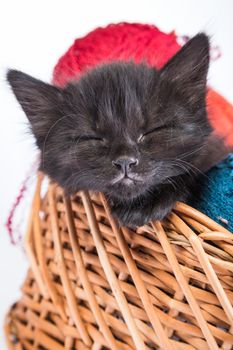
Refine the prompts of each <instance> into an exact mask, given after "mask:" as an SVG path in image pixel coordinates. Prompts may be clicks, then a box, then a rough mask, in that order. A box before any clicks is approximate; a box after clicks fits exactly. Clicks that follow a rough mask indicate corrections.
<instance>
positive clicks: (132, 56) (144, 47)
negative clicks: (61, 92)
mask: <svg viewBox="0 0 233 350" xmlns="http://www.w3.org/2000/svg"><path fill="white" fill-rule="evenodd" d="M180 47H181V46H180V45H179V44H178V42H177V37H176V35H175V32H171V33H169V34H166V33H163V32H161V31H160V30H159V29H158V28H157V27H155V26H153V25H148V24H139V23H118V24H110V25H108V26H107V27H105V28H97V29H95V30H93V31H92V32H90V33H88V34H87V35H86V36H84V37H83V38H79V39H76V40H75V42H74V44H73V45H72V46H71V47H70V48H69V50H68V51H67V52H66V53H65V54H64V55H63V56H62V57H61V58H60V59H59V61H58V63H57V65H56V66H55V68H54V72H53V83H54V84H55V85H58V86H64V85H66V84H67V83H68V82H69V81H70V80H71V79H73V78H74V77H78V76H80V75H81V74H82V73H84V72H86V71H87V70H88V69H90V68H93V67H95V66H97V65H98V64H102V63H106V62H112V61H116V60H121V61H130V60H132V61H134V62H135V63H139V62H143V61H144V62H146V63H147V64H148V65H149V66H151V67H156V68H161V67H162V66H163V65H164V64H165V63H166V62H167V61H168V60H169V59H170V58H171V57H172V56H173V55H174V54H175V53H176V52H177V51H178V50H179V49H180ZM207 102H208V115H209V120H210V122H211V124H212V125H213V127H214V129H215V130H216V132H217V133H218V134H219V135H221V136H223V137H225V140H226V142H227V143H228V144H231V145H233V107H232V105H231V104H230V103H229V102H227V101H226V100H225V99H224V98H223V97H222V96H221V95H219V94H218V93H216V92H215V91H213V90H211V89H209V92H208V95H207Z"/></svg>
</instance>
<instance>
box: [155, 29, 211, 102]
mask: <svg viewBox="0 0 233 350" xmlns="http://www.w3.org/2000/svg"><path fill="white" fill-rule="evenodd" d="M209 50H210V45H209V39H208V36H207V35H205V34H204V33H200V34H197V35H196V36H195V37H194V38H192V39H191V40H189V41H188V43H187V44H185V45H184V46H183V47H182V48H181V50H180V51H179V52H178V53H177V54H176V55H175V56H174V57H173V58H172V59H171V60H169V61H168V62H167V64H166V65H165V66H164V67H163V68H162V69H161V71H160V81H161V83H162V86H164V85H165V87H167V88H168V90H170V92H171V93H172V92H173V91H172V90H175V91H177V92H178V93H180V94H182V95H183V96H184V97H187V98H188V99H189V100H190V102H194V103H196V102H197V100H198V99H199V98H201V97H202V98H203V97H204V96H205V92H206V91H205V90H206V82H207V73H208V67H209Z"/></svg>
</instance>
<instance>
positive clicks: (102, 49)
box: [53, 23, 180, 85]
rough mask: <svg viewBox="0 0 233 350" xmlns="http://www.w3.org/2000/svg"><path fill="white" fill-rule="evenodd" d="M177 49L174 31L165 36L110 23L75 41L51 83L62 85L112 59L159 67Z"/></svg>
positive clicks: (144, 27) (143, 27)
mask: <svg viewBox="0 0 233 350" xmlns="http://www.w3.org/2000/svg"><path fill="white" fill-rule="evenodd" d="M179 49H180V45H179V44H178V43H177V40H176V35H175V34H174V32H172V33H170V34H165V33H163V32H161V31H160V30H159V29H158V28H156V27H155V26H153V25H147V24H138V23H132V24H130V23H119V24H110V25H108V26H107V27H106V28H97V29H95V30H93V31H92V32H90V33H89V34H87V35H86V36H85V37H83V38H80V39H76V40H75V42H74V44H73V45H72V46H71V47H70V49H69V50H68V51H67V52H66V54H65V55H64V56H62V57H61V58H60V60H59V61H58V63H57V65H56V67H55V69H54V74H53V82H54V84H56V85H64V84H66V83H67V82H68V81H69V80H70V79H72V78H73V77H74V76H76V75H80V74H81V73H83V72H85V71H86V70H87V69H90V68H92V67H95V66H96V65H98V64H101V63H106V62H111V61H116V60H121V61H129V60H132V61H134V62H135V63H139V62H142V61H144V62H146V63H147V64H148V65H150V66H152V67H157V68H161V67H162V66H163V65H164V64H165V63H166V62H167V61H168V60H169V59H170V58H171V57H172V56H173V55H174V54H175V53H176V52H177V51H178V50H179Z"/></svg>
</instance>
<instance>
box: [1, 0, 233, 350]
mask: <svg viewBox="0 0 233 350" xmlns="http://www.w3.org/2000/svg"><path fill="white" fill-rule="evenodd" d="M232 18H233V1H231V0H228V1H227V0H221V1H220V0H216V1H214V0H205V1H203V0H194V1H191V0H189V1H185V0H184V1H181V0H170V1H168V0H161V1H158V0H151V1H150V0H143V1H141V0H140V1H137V0H132V1H131V0H117V1H113V0H106V1H105V0H98V1H94V0H93V1H90V0H83V1H78V0H76V1H74V0H67V1H64V0H63V1H59V0H56V1H52V0H44V1H43V0H40V1H33V0H28V1H26V0H25V1H24V0H15V1H13V0H5V1H3V0H0V74H1V77H0V109H1V111H0V120H1V124H0V165H1V172H0V176H1V178H0V221H1V222H0V224H1V228H0V233H1V234H0V349H1V350H6V345H5V341H4V336H3V331H2V328H3V326H2V322H3V319H4V315H5V313H6V311H7V309H8V307H9V306H10V305H11V304H12V302H14V301H15V300H16V299H17V298H18V297H19V295H20V293H19V288H20V285H21V283H22V281H23V279H24V276H25V272H26V268H27V260H26V257H25V255H24V253H23V251H22V249H21V247H19V246H12V245H11V244H10V242H9V238H8V236H7V233H6V230H5V228H4V222H5V220H6V217H7V213H8V212H9V209H10V207H11V205H12V203H13V201H14V199H15V197H16V194H17V192H18V190H19V187H20V184H21V182H22V180H23V179H24V177H25V174H26V172H27V171H28V169H29V168H30V166H31V164H32V162H33V159H34V158H35V154H36V151H35V148H34V146H33V140H32V138H31V137H30V136H29V135H28V133H27V127H26V118H25V116H24V114H23V113H22V112H21V110H20V108H19V106H18V104H17V103H16V100H15V99H14V98H13V96H12V95H11V93H10V90H9V88H8V86H7V84H6V82H5V70H6V68H7V67H13V68H17V69H20V70H23V71H25V72H27V73H29V74H31V75H34V76H36V77H37V78H40V79H44V80H45V81H49V80H50V77H51V73H52V69H53V67H54V65H55V63H56V61H57V59H58V58H59V57H60V56H61V55H62V54H63V53H64V52H65V51H66V50H67V49H68V47H69V46H70V45H71V44H72V43H73V40H74V39H75V38H76V37H80V36H82V35H84V34H86V33H87V32H88V31H90V30H92V29H94V28H95V27H96V26H104V25H106V24H108V23H110V22H119V21H129V22H142V23H143V22H144V23H151V24H155V25H157V26H158V27H160V29H162V30H164V31H168V32H169V31H171V30H173V29H176V32H177V33H178V34H188V35H191V36H192V35H194V34H196V33H197V32H199V31H202V30H204V31H206V32H207V33H208V34H210V35H211V36H212V42H213V43H214V44H217V45H219V46H220V47H221V51H222V58H221V59H220V60H218V61H217V62H214V63H213V64H212V65H211V69H210V73H209V78H210V82H211V84H212V86H214V87H215V88H216V89H217V90H218V91H219V92H221V93H222V94H223V95H225V96H226V97H227V98H228V99H229V100H231V101H232V102H233V45H232V38H233V20H232ZM27 206H28V204H27ZM21 216H22V218H23V219H24V221H25V218H26V216H27V210H25V212H24V215H23V213H21Z"/></svg>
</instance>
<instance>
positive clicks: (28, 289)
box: [5, 175, 233, 350]
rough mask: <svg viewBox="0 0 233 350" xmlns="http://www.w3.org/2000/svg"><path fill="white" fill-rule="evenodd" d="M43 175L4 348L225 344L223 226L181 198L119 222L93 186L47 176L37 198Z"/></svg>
mask: <svg viewBox="0 0 233 350" xmlns="http://www.w3.org/2000/svg"><path fill="white" fill-rule="evenodd" d="M42 180H43V178H42V176H41V175H39V179H38V184H37V188H36V193H35V197H34V201H33V205H32V212H31V218H30V221H29V228H28V232H27V235H26V251H27V254H28V258H29V261H30V270H29V272H28V275H27V278H26V281H25V283H24V285H23V287H22V297H21V299H20V300H19V301H18V302H17V303H16V304H15V305H13V306H12V308H11V310H10V312H9V314H8V315H7V318H6V323H5V330H6V337H7V342H8V346H9V349H14V350H20V349H21V350H23V349H24V350H34V349H41V350H45V349H46V350H64V349H70V350H88V349H92V350H104V349H105V350H106V349H113V350H117V349H118V350H132V349H137V350H143V349H146V350H149V349H150V350H151V349H153V350H155V349H160V350H161V349H165V350H171V349H173V350H194V349H198V350H205V349H211V350H215V349H224V350H230V349H233V308H232V303H233V235H232V234H231V233H230V232H228V231H227V230H226V229H224V228H222V227H221V226H220V225H218V224H217V223H215V222H214V221H212V220H210V219H209V218H208V217H206V216H205V215H203V214H201V213H200V212H198V211H196V210H194V209H193V208H191V207H189V206H187V205H185V204H181V203H178V204H177V206H176V208H175V210H174V211H173V213H172V214H171V215H170V216H169V218H168V219H167V220H166V221H164V222H162V223H159V222H152V223H149V224H148V225H145V226H143V227H139V228H138V229H137V230H136V231H132V230H131V229H128V228H126V227H122V228H118V226H117V224H116V222H115V221H114V219H113V218H112V217H111V215H110V212H109V208H108V205H107V203H106V201H105V198H104V196H103V195H102V194H98V195H97V194H95V195H90V194H89V193H87V192H80V193H78V194H77V195H75V196H74V197H72V198H67V197H65V196H64V194H63V191H62V189H61V188H59V187H58V186H56V185H54V184H50V185H49V188H48V191H47V193H46V195H45V196H44V197H43V198H42V196H41V182H42Z"/></svg>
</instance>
